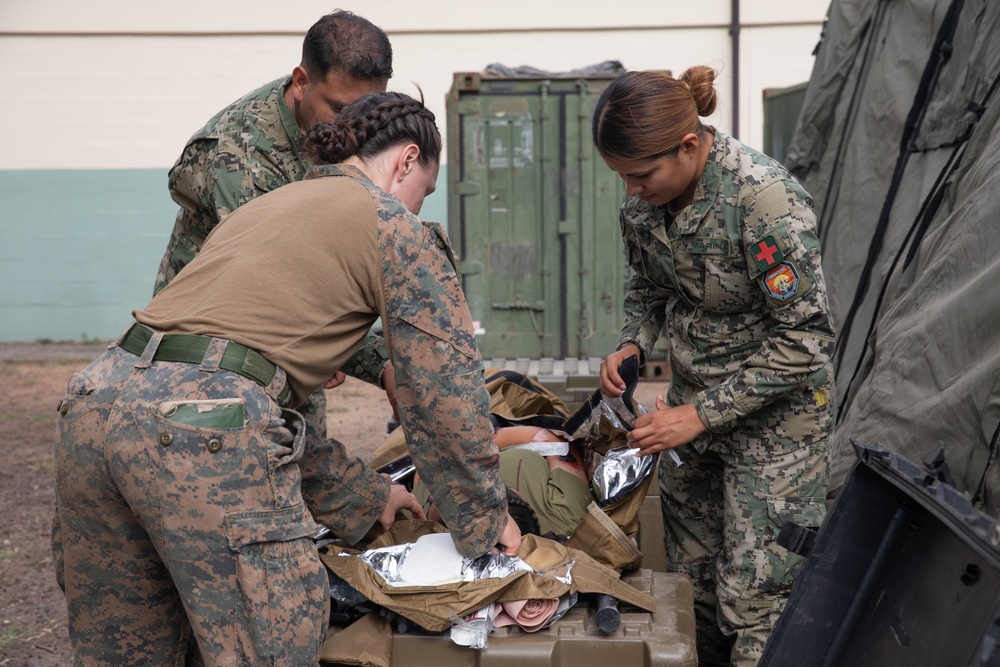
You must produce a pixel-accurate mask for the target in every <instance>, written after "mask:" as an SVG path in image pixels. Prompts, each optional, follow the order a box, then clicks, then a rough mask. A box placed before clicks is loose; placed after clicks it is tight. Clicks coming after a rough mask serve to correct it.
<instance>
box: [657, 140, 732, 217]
mask: <svg viewBox="0 0 1000 667" xmlns="http://www.w3.org/2000/svg"><path fill="white" fill-rule="evenodd" d="M705 129H706V130H707V131H709V132H712V133H713V134H714V137H715V138H714V139H713V141H712V148H711V149H710V150H709V152H708V157H707V158H706V159H705V168H704V169H703V170H702V172H701V178H700V179H699V180H698V186H697V187H696V188H695V191H694V198H693V199H692V200H691V203H690V204H688V205H687V206H685V207H684V208H682V209H681V210H680V211H677V213H673V214H672V215H673V217H674V226H675V227H676V228H677V231H679V232H680V233H682V234H684V233H689V232H692V231H694V230H695V229H697V228H698V226H699V225H700V224H701V221H702V220H704V219H705V216H706V215H708V213H709V211H711V210H712V208H713V207H714V206H715V202H716V201H717V200H718V198H719V190H720V189H721V187H722V160H723V159H724V158H725V156H726V154H727V152H728V151H727V147H728V144H729V137H727V136H726V135H725V134H723V133H721V132H719V131H718V130H717V129H715V128H714V127H712V126H710V125H706V126H705ZM667 213H668V214H670V213H671V212H670V211H667Z"/></svg>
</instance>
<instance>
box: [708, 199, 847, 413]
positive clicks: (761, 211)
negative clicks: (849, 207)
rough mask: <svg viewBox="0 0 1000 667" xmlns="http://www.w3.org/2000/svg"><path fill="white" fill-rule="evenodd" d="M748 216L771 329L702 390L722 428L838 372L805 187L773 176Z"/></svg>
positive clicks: (748, 236) (751, 251) (747, 240)
mask: <svg viewBox="0 0 1000 667" xmlns="http://www.w3.org/2000/svg"><path fill="white" fill-rule="evenodd" d="M743 219H744V225H743V241H744V245H745V248H746V249H747V264H748V266H749V267H750V268H749V272H750V278H751V279H752V280H754V281H756V283H757V285H758V287H759V289H760V290H761V291H762V293H763V295H764V302H765V304H766V309H767V318H768V322H767V329H768V332H769V333H768V336H767V337H766V338H765V339H764V340H763V342H762V344H761V345H760V347H759V348H758V349H757V350H756V351H755V352H754V353H753V354H751V355H749V356H748V357H747V358H746V359H745V360H744V361H743V363H742V364H741V366H740V368H739V369H738V371H737V372H736V373H734V374H733V375H732V376H731V377H729V378H728V379H726V380H725V381H723V382H721V383H719V384H717V385H715V386H713V387H710V388H708V389H705V390H702V391H700V392H699V393H698V395H697V399H696V401H695V405H696V407H697V409H698V414H699V416H700V417H701V419H702V421H703V422H704V423H705V424H706V426H708V428H709V429H710V430H711V431H713V432H716V433H722V432H725V431H728V430H730V429H732V428H733V427H734V426H735V425H736V423H737V420H738V419H739V418H741V417H745V416H747V415H750V414H751V413H753V412H755V411H757V410H759V409H761V408H762V407H764V406H765V405H767V404H769V403H772V402H773V401H775V400H777V399H779V398H781V397H782V396H785V395H787V394H788V393H790V392H792V391H793V390H795V389H796V388H798V387H801V386H803V385H807V384H808V383H809V382H810V381H812V382H813V384H814V385H819V384H821V383H822V382H823V381H825V380H826V378H827V376H828V375H829V374H830V373H832V371H831V369H830V359H831V356H832V354H833V348H834V343H835V337H834V329H833V324H832V322H831V320H830V308H829V304H828V302H827V294H826V283H825V281H824V279H823V273H822V268H821V265H820V251H819V239H818V238H817V236H816V220H815V215H814V214H813V212H812V208H811V207H810V206H809V203H808V200H807V195H806V194H805V192H804V191H803V190H801V188H799V187H798V186H797V185H796V184H794V183H791V182H788V181H779V182H775V183H773V184H771V185H769V186H768V187H767V188H765V189H764V190H762V191H761V192H760V193H758V194H757V196H756V197H754V198H753V199H752V200H750V201H749V202H747V203H746V208H745V213H744V218H743ZM761 243H765V244H766V246H767V247H770V246H774V247H777V248H778V250H779V251H780V252H781V257H780V258H779V257H778V255H777V254H775V255H772V256H771V257H772V259H773V260H775V261H774V262H773V266H769V267H768V266H761V265H760V263H759V262H758V261H757V260H756V258H755V255H756V254H759V247H760V245H761ZM765 261H766V260H765Z"/></svg>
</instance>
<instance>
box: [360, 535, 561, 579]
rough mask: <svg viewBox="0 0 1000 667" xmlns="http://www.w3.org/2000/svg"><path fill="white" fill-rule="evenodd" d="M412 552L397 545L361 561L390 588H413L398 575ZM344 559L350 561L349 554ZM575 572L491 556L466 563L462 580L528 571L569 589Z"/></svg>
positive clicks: (366, 555) (366, 553) (407, 546)
mask: <svg viewBox="0 0 1000 667" xmlns="http://www.w3.org/2000/svg"><path fill="white" fill-rule="evenodd" d="M412 548H413V544H396V545H393V546H390V547H382V548H379V549H368V550H367V551H363V552H361V553H360V554H359V555H358V557H359V558H361V560H363V561H364V562H365V563H366V564H367V565H368V567H370V568H371V569H372V570H374V571H375V573H376V574H378V575H379V576H380V577H382V578H383V579H385V583H387V584H388V585H390V586H397V585H410V584H407V583H405V582H404V581H403V579H402V578H401V577H400V574H399V573H400V568H402V566H403V563H404V562H405V560H406V556H407V554H409V553H410V550H411V549H412ZM341 555H342V556H347V557H351V556H350V554H341ZM572 569H573V563H572V562H571V563H570V564H569V565H568V566H567V567H565V568H563V569H560V570H558V571H546V572H538V571H537V570H535V569H534V568H532V567H531V566H530V565H528V564H527V563H525V562H524V561H523V560H521V559H520V558H518V557H517V556H506V555H504V554H494V553H488V554H485V555H483V556H480V557H479V558H465V559H463V565H462V574H461V580H462V581H464V582H468V581H479V580H480V579H503V578H504V577H509V576H511V575H512V574H515V573H517V572H521V571H527V572H533V573H535V574H539V575H543V576H549V577H552V578H554V579H556V580H557V581H559V582H562V583H564V584H566V585H567V586H569V585H571V584H572V583H573V578H572V574H571V573H572Z"/></svg>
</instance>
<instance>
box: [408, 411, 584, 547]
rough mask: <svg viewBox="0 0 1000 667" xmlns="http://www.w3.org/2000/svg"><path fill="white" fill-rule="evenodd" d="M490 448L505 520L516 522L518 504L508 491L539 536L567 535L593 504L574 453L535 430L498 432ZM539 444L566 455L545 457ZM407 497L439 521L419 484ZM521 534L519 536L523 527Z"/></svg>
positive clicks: (556, 437) (516, 428) (559, 439)
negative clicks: (496, 457) (504, 494)
mask: <svg viewBox="0 0 1000 667" xmlns="http://www.w3.org/2000/svg"><path fill="white" fill-rule="evenodd" d="M493 442H494V443H496V445H497V448H498V449H499V450H500V478H501V479H502V480H503V483H504V484H505V485H506V486H507V489H508V498H509V503H510V505H511V516H514V518H515V520H517V518H518V517H517V516H516V515H515V514H516V510H517V509H518V508H517V507H515V504H518V503H516V499H510V491H514V492H515V493H516V494H517V496H519V497H520V498H521V499H523V501H524V502H525V503H527V505H528V508H530V510H533V512H534V515H535V518H536V519H537V522H538V533H539V534H541V535H546V534H549V533H551V534H552V535H554V536H557V537H568V536H569V535H571V534H572V533H573V531H574V530H576V527H577V526H579V525H580V522H581V521H582V520H583V518H584V516H586V514H587V506H588V505H589V504H590V502H591V501H592V500H593V496H592V495H591V492H590V479H589V476H588V471H587V468H586V464H585V461H584V457H583V454H582V452H581V451H580V447H579V446H578V445H577V444H576V443H573V442H567V441H566V440H565V439H564V438H562V437H560V436H559V435H557V434H556V433H554V432H552V431H550V430H549V429H545V428H540V427H537V426H504V427H500V428H498V429H497V430H496V431H495V432H494V434H493ZM545 443H553V444H554V445H559V444H562V445H563V446H564V448H565V450H566V452H565V453H564V454H545V453H540V451H536V450H541V452H544V451H546V449H549V450H551V449H552V447H546V446H545ZM413 493H414V495H415V496H416V497H417V500H418V501H420V502H421V503H423V505H424V512H425V513H426V514H427V516H428V518H431V519H434V520H438V521H439V520H440V515H439V514H438V513H437V510H436V509H435V508H434V507H433V501H432V500H431V498H430V496H429V494H428V492H427V488H426V487H425V486H424V485H423V484H422V483H420V481H419V478H416V479H415V480H414V488H413ZM522 509H523V508H522ZM526 523H530V518H526ZM519 525H520V522H519ZM521 529H522V532H525V526H523V525H522V526H521Z"/></svg>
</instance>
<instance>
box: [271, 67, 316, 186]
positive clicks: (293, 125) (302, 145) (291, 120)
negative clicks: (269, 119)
mask: <svg viewBox="0 0 1000 667" xmlns="http://www.w3.org/2000/svg"><path fill="white" fill-rule="evenodd" d="M290 85H292V77H291V75H289V76H286V77H285V78H284V79H280V80H279V85H278V86H277V87H276V90H275V94H276V95H277V96H278V115H279V116H280V117H281V125H282V127H284V128H285V134H287V135H288V141H289V142H290V143H291V144H292V150H293V151H295V156H296V157H297V158H298V159H299V162H301V163H302V164H303V166H305V168H306V169H308V168H309V167H311V166H312V164H313V161H312V160H311V159H310V156H309V151H307V150H306V138H305V136H304V135H303V134H302V130H301V129H299V124H298V122H297V121H296V120H295V114H294V113H292V110H291V109H289V108H288V104H286V103H285V91H286V90H288V87H289V86H290Z"/></svg>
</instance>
